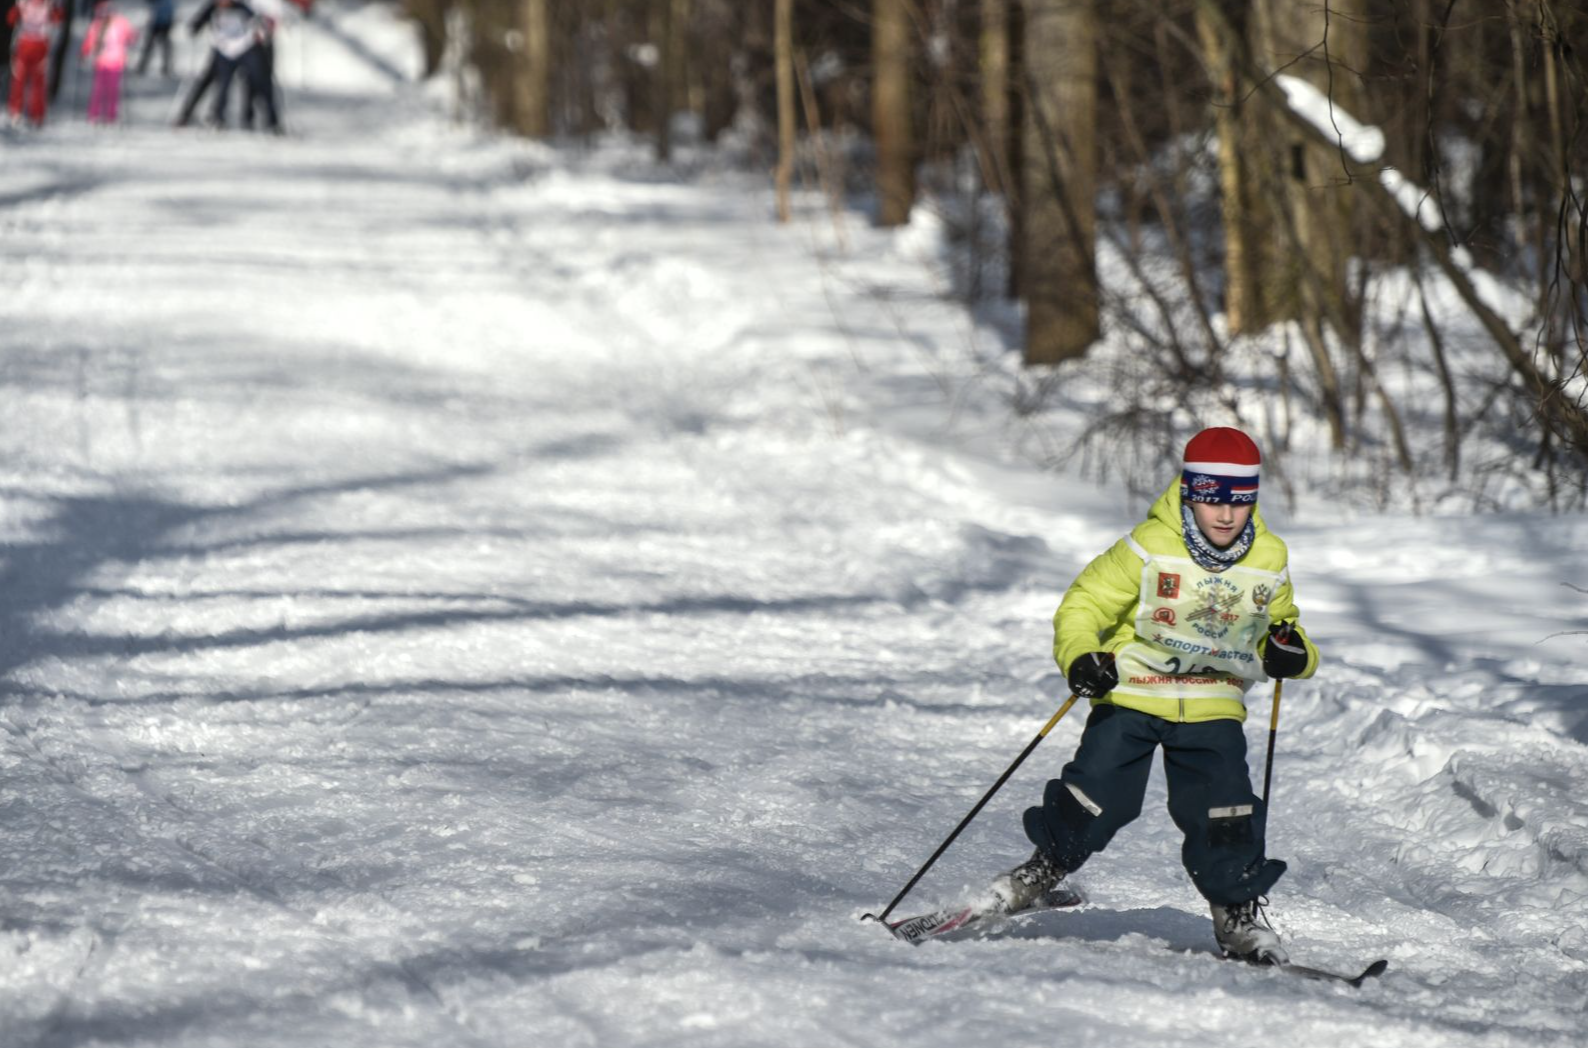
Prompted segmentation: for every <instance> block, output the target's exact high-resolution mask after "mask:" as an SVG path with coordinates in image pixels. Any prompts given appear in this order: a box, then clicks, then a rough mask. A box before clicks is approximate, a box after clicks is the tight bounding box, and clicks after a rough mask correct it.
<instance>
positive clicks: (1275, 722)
mask: <svg viewBox="0 0 1588 1048" xmlns="http://www.w3.org/2000/svg"><path fill="white" fill-rule="evenodd" d="M1284 687H1285V682H1284V681H1283V680H1276V681H1274V712H1272V713H1270V714H1269V715H1268V760H1267V762H1265V763H1264V765H1263V807H1264V808H1267V807H1268V783H1269V781H1270V780H1272V779H1273V777H1274V738H1275V737H1276V736H1277V735H1278V734H1279V694H1280V692H1281V691H1283V690H1284Z"/></svg>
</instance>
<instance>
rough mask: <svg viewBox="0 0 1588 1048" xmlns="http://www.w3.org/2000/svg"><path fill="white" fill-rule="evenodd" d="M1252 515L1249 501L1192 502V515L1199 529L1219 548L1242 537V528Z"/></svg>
mask: <svg viewBox="0 0 1588 1048" xmlns="http://www.w3.org/2000/svg"><path fill="white" fill-rule="evenodd" d="M1251 515H1252V506H1251V503H1249V502H1244V503H1241V504H1240V505H1236V504H1234V503H1231V502H1193V503H1191V517H1192V519H1193V520H1195V521H1196V522H1197V530H1198V531H1200V532H1202V534H1203V535H1205V536H1206V537H1207V540H1208V541H1209V542H1211V543H1213V545H1215V546H1217V547H1218V548H1219V549H1223V548H1224V547H1226V546H1228V545H1229V544H1230V543H1232V542H1234V541H1235V540H1236V539H1237V538H1239V537H1240V534H1241V529H1243V528H1245V527H1246V521H1247V520H1248V519H1250V517H1251Z"/></svg>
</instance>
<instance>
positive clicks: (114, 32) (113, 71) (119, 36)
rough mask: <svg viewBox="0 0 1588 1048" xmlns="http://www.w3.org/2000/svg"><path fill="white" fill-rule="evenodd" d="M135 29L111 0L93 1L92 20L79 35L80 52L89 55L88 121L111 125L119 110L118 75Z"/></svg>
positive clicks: (87, 56)
mask: <svg viewBox="0 0 1588 1048" xmlns="http://www.w3.org/2000/svg"><path fill="white" fill-rule="evenodd" d="M137 39H138V30H137V29H136V28H134V27H133V24H132V23H131V22H130V21H128V20H127V16H126V15H124V14H122V13H121V12H120V11H118V10H116V5H115V4H114V3H112V2H111V0H98V2H97V3H96V4H94V20H93V21H92V22H90V23H89V24H88V34H87V35H86V36H85V37H83V50H82V55H83V57H84V58H92V59H93V64H94V88H93V91H92V92H91V93H90V94H89V96H88V122H89V123H91V124H113V123H115V122H116V117H117V115H118V114H119V112H120V109H121V74H122V73H123V72H124V71H125V70H126V68H127V52H128V51H130V50H131V49H132V45H133V42H134V41H135V40H137Z"/></svg>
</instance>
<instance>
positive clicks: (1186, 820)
mask: <svg viewBox="0 0 1588 1048" xmlns="http://www.w3.org/2000/svg"><path fill="white" fill-rule="evenodd" d="M1260 462H1261V456H1260V454H1259V452H1258V449H1257V445H1256V444H1255V443H1254V442H1253V441H1252V440H1251V438H1250V437H1248V436H1247V435H1246V434H1244V433H1242V432H1241V431H1239V430H1235V429H1227V428H1215V429H1205V430H1203V431H1202V432H1200V433H1198V434H1197V435H1196V436H1195V437H1193V438H1192V439H1191V441H1190V443H1188V444H1187V445H1186V448H1185V456H1184V464H1183V468H1182V472H1181V476H1180V477H1179V478H1178V479H1176V480H1175V481H1174V482H1173V483H1172V484H1170V485H1169V488H1168V490H1167V491H1165V492H1164V493H1163V495H1162V496H1160V497H1159V498H1158V500H1157V501H1156V502H1155V503H1153V506H1152V509H1151V511H1150V512H1149V514H1148V517H1147V519H1146V520H1145V521H1143V522H1142V523H1141V524H1138V525H1137V526H1136V527H1135V529H1134V530H1132V531H1131V533H1130V534H1129V535H1128V536H1126V537H1125V538H1123V539H1121V540H1120V541H1119V542H1118V543H1116V544H1115V545H1114V546H1113V547H1112V548H1110V549H1109V550H1108V551H1107V552H1105V553H1104V554H1102V555H1101V556H1099V557H1097V558H1096V559H1095V560H1093V561H1092V562H1091V563H1090V564H1088V565H1087V566H1086V568H1085V569H1084V570H1083V571H1082V572H1081V574H1080V576H1079V577H1078V578H1077V579H1076V580H1075V582H1074V584H1073V585H1071V586H1070V588H1069V590H1068V592H1066V593H1065V595H1064V600H1063V602H1062V603H1061V604H1060V606H1059V610H1058V613H1057V614H1056V615H1055V616H1054V648H1053V650H1054V657H1055V658H1056V659H1057V661H1058V663H1059V665H1060V667H1062V668H1063V669H1064V671H1065V673H1066V675H1067V677H1068V681H1069V686H1070V690H1071V691H1073V692H1074V693H1075V694H1076V695H1079V696H1081V697H1083V698H1088V699H1091V701H1092V712H1091V715H1090V717H1089V718H1088V719H1087V722H1086V728H1085V730H1084V731H1083V733H1082V735H1081V740H1080V744H1079V746H1078V748H1077V750H1076V753H1075V757H1074V759H1073V760H1071V761H1070V763H1068V764H1067V765H1065V767H1064V769H1063V771H1062V773H1061V775H1060V777H1059V778H1058V779H1055V780H1053V781H1051V782H1049V783H1048V785H1047V789H1046V791H1045V794H1044V797H1043V802H1042V804H1041V806H1039V807H1035V808H1031V809H1028V810H1027V811H1026V813H1025V830H1026V835H1027V836H1028V837H1029V838H1030V839H1031V841H1032V843H1034V844H1035V845H1036V851H1035V853H1034V854H1033V855H1032V857H1031V858H1030V859H1029V860H1027V861H1026V862H1025V863H1023V864H1021V865H1020V866H1017V867H1015V869H1013V870H1011V871H1010V872H1009V873H1006V874H1003V875H1001V876H1000V877H998V878H997V879H996V880H995V881H994V882H993V891H994V894H995V896H996V898H997V900H998V903H997V905H998V908H1000V909H1007V910H1010V911H1014V910H1020V909H1023V908H1025V907H1026V906H1029V905H1031V904H1032V903H1033V902H1035V901H1036V900H1037V899H1038V898H1039V897H1040V896H1041V895H1043V894H1044V893H1046V892H1048V891H1050V890H1051V889H1052V888H1053V887H1054V886H1055V885H1057V884H1058V882H1059V880H1060V879H1061V878H1062V877H1064V876H1065V875H1066V874H1067V873H1070V872H1074V871H1075V870H1077V869H1079V868H1080V867H1081V865H1082V864H1083V863H1085V862H1086V860H1087V859H1088V858H1089V857H1090V856H1091V855H1092V854H1094V853H1095V852H1099V851H1102V850H1103V848H1105V847H1106V846H1107V845H1108V842H1109V841H1110V840H1111V839H1112V838H1113V836H1114V834H1115V833H1116V832H1118V831H1119V830H1120V829H1121V828H1122V827H1124V826H1125V825H1126V824H1128V823H1129V822H1131V821H1132V820H1133V819H1135V818H1136V816H1137V815H1139V814H1140V813H1141V804H1142V798H1143V796H1144V794H1145V791H1146V787H1147V776H1148V772H1149V770H1150V768H1151V763H1152V755H1153V752H1154V750H1156V749H1157V748H1158V747H1160V746H1161V747H1162V748H1163V752H1164V770H1165V774H1166V776H1167V779H1168V785H1169V812H1170V815H1171V816H1172V817H1173V819H1174V821H1175V824H1176V825H1177V826H1178V827H1179V828H1180V830H1181V832H1182V833H1183V834H1184V835H1185V842H1184V846H1183V849H1182V853H1181V858H1182V861H1183V862H1184V864H1185V868H1186V870H1187V872H1188V873H1190V875H1191V880H1192V883H1193V884H1195V885H1196V887H1197V890H1198V891H1200V892H1201V893H1202V895H1203V896H1204V897H1205V898H1206V899H1207V900H1208V903H1209V904H1210V906H1211V909H1212V913H1213V921H1214V935H1215V937H1216V939H1217V940H1218V944H1219V946H1220V948H1221V949H1223V951H1224V952H1225V954H1226V955H1228V956H1231V957H1238V958H1242V959H1245V960H1251V961H1262V962H1268V963H1283V962H1285V961H1286V960H1287V957H1286V955H1285V951H1284V949H1283V948H1282V947H1281V945H1280V942H1279V937H1278V936H1277V935H1276V934H1275V933H1274V931H1273V929H1272V928H1271V927H1269V925H1268V923H1267V922H1266V921H1265V920H1264V919H1263V917H1262V913H1261V908H1260V900H1261V897H1262V896H1263V895H1264V894H1265V893H1266V892H1267V891H1268V890H1269V889H1270V888H1272V887H1273V885H1274V883H1275V882H1276V881H1277V880H1278V879H1279V877H1280V875H1281V874H1283V873H1284V871H1285V864H1284V863H1283V862H1280V861H1279V860H1277V859H1270V858H1267V857H1266V855H1265V853H1264V830H1265V822H1266V812H1265V811H1264V810H1263V805H1262V802H1261V801H1260V800H1259V799H1258V798H1257V797H1256V796H1255V795H1254V794H1253V792H1252V787H1251V780H1250V777H1249V773H1248V771H1247V766H1246V736H1245V732H1244V729H1243V727H1242V722H1243V721H1244V720H1245V718H1246V705H1245V701H1244V697H1245V693H1246V690H1247V689H1248V688H1249V687H1250V686H1251V685H1252V683H1253V681H1254V680H1256V679H1258V678H1260V677H1262V676H1263V675H1265V674H1266V675H1267V676H1268V677H1271V678H1276V679H1277V678H1282V677H1307V676H1311V675H1312V673H1313V671H1314V670H1315V669H1316V667H1317V663H1318V654H1317V650H1316V649H1315V648H1314V647H1313V645H1312V643H1311V642H1310V641H1309V640H1308V639H1307V636H1306V634H1305V633H1304V632H1302V630H1301V627H1300V626H1299V625H1298V624H1297V617H1298V615H1299V612H1298V610H1297V608H1296V605H1295V603H1294V602H1293V600H1292V594H1291V584H1290V575H1289V571H1288V569H1287V563H1288V553H1287V551H1286V548H1285V544H1284V543H1283V542H1282V541H1280V539H1279V538H1278V537H1277V536H1276V535H1274V534H1273V533H1272V532H1271V531H1269V530H1268V528H1267V526H1266V525H1265V524H1264V522H1263V519H1262V515H1261V514H1260V513H1258V511H1257V490H1258V470H1259V465H1260Z"/></svg>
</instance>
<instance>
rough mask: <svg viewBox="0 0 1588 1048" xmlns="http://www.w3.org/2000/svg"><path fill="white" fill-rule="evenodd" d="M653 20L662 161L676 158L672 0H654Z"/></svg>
mask: <svg viewBox="0 0 1588 1048" xmlns="http://www.w3.org/2000/svg"><path fill="white" fill-rule="evenodd" d="M652 2H653V3H654V5H655V6H653V7H652V8H651V12H652V15H653V17H654V21H653V23H652V25H653V27H654V28H653V30H652V37H653V38H654V39H655V41H656V47H657V50H658V57H657V65H656V87H655V91H656V94H655V101H654V105H655V106H656V159H657V160H660V161H661V162H662V163H664V164H665V163H666V162H667V161H669V160H671V159H672V158H673V90H674V84H675V82H676V76H677V73H678V70H677V63H678V56H677V55H676V54H675V53H674V47H673V25H674V16H675V15H676V14H677V9H676V6H675V5H674V4H673V0H652Z"/></svg>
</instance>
